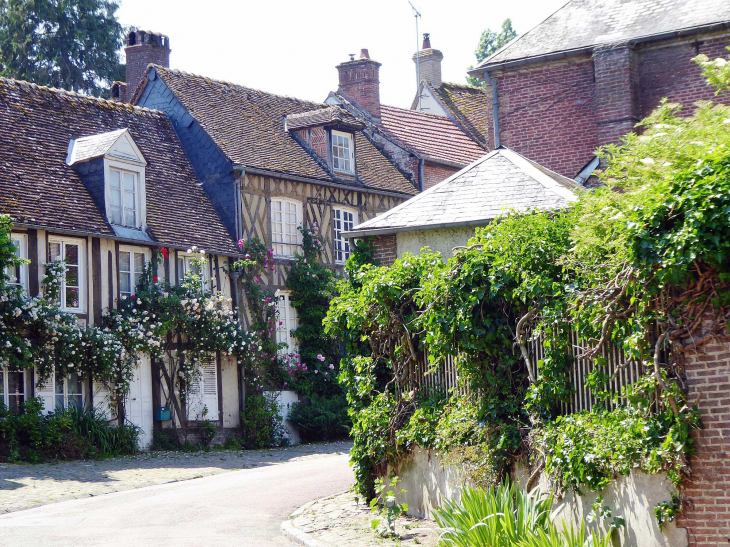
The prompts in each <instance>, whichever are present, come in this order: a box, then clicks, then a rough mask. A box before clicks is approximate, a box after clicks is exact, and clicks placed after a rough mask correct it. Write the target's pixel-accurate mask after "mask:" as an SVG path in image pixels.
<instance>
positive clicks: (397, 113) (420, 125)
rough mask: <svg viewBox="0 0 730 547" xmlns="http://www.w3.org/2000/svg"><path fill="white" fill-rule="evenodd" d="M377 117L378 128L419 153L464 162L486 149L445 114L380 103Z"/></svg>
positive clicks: (434, 157)
mask: <svg viewBox="0 0 730 547" xmlns="http://www.w3.org/2000/svg"><path fill="white" fill-rule="evenodd" d="M380 119H381V120H382V125H381V126H380V129H382V130H383V131H384V132H385V133H386V134H389V135H390V136H392V137H394V138H395V139H396V140H398V141H400V142H401V143H402V144H404V145H405V146H406V147H407V148H410V149H411V150H413V151H414V152H416V153H417V154H418V155H420V156H426V157H428V158H431V159H434V160H437V161H439V160H440V161H445V162H447V163H456V164H460V165H463V166H465V165H468V164H470V163H471V162H473V161H474V160H476V159H478V158H480V157H482V156H484V155H485V154H486V153H487V151H486V150H485V149H484V148H482V147H481V146H479V145H478V144H477V143H476V142H474V141H473V140H471V139H470V138H469V137H467V136H466V135H465V134H464V132H463V131H462V130H461V129H459V128H458V127H457V126H456V124H454V122H452V121H451V120H450V119H448V118H446V117H444V116H436V115H435V114H426V113H423V112H415V111H413V110H406V109H405V108H396V107H394V106H385V105H383V106H381V107H380Z"/></svg>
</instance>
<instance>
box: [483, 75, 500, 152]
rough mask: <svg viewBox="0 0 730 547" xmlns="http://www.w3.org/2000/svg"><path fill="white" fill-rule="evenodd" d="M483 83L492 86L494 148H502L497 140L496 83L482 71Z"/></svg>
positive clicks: (497, 107)
mask: <svg viewBox="0 0 730 547" xmlns="http://www.w3.org/2000/svg"><path fill="white" fill-rule="evenodd" d="M484 81H485V82H487V83H488V84H492V118H494V148H499V147H500V146H502V142H501V140H500V138H499V92H498V91H497V82H496V81H494V80H492V79H491V78H490V77H489V72H487V71H484Z"/></svg>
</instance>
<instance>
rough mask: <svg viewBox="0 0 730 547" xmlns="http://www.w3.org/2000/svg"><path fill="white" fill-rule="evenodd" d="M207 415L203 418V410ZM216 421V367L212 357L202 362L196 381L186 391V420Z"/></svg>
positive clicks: (214, 359)
mask: <svg viewBox="0 0 730 547" xmlns="http://www.w3.org/2000/svg"><path fill="white" fill-rule="evenodd" d="M204 408H207V409H208V414H206V415H205V417H204V416H203V409H204ZM204 419H206V420H217V419H218V367H217V366H216V357H215V355H212V356H210V357H208V358H207V359H206V360H205V361H203V363H202V366H201V371H200V377H199V378H198V381H197V382H195V383H194V384H193V385H191V386H190V389H189V390H188V420H204Z"/></svg>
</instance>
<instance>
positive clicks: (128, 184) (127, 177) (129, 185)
mask: <svg viewBox="0 0 730 547" xmlns="http://www.w3.org/2000/svg"><path fill="white" fill-rule="evenodd" d="M134 179H135V176H134V175H133V174H132V173H124V186H123V188H124V191H125V192H134Z"/></svg>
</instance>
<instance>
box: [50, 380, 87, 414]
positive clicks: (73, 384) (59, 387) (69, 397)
mask: <svg viewBox="0 0 730 547" xmlns="http://www.w3.org/2000/svg"><path fill="white" fill-rule="evenodd" d="M55 380H56V382H55V384H56V400H55V403H56V404H55V408H71V407H76V408H81V407H82V406H83V405H84V382H83V380H82V379H81V376H79V375H78V374H76V373H75V372H72V373H71V374H70V375H69V377H68V378H64V379H63V380H61V379H59V378H56V379H55Z"/></svg>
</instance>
